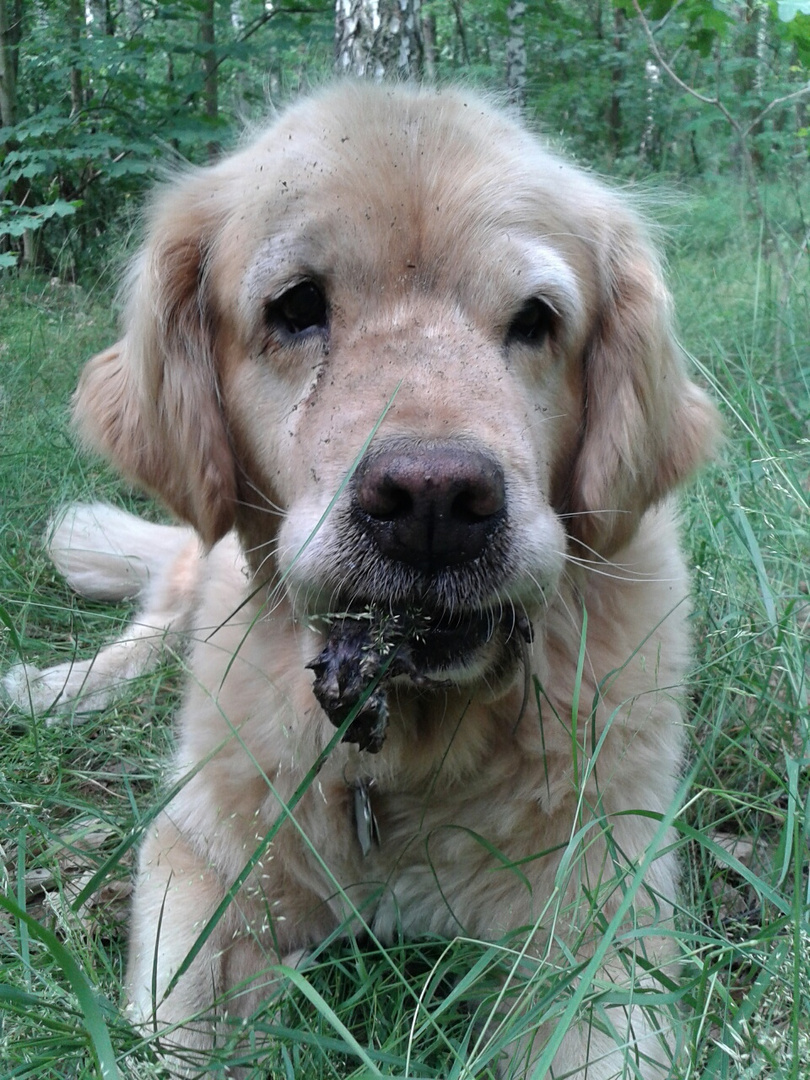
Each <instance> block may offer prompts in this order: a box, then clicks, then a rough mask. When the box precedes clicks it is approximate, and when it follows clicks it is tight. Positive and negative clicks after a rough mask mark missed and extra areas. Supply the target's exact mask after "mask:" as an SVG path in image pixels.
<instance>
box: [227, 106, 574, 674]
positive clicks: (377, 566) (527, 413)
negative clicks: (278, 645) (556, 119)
mask: <svg viewBox="0 0 810 1080" xmlns="http://www.w3.org/2000/svg"><path fill="white" fill-rule="evenodd" d="M460 112H461V110H460V109H459V106H458V104H457V103H456V102H454V103H453V107H452V108H450V107H448V112H447V116H446V117H444V118H443V121H442V124H441V125H440V126H439V127H438V128H437V127H435V126H428V127H427V128H426V124H425V118H424V116H421V115H420V113H419V111H418V110H417V109H414V116H413V119H412V122H411V123H410V124H407V125H405V126H402V127H400V128H398V129H392V130H391V131H390V133H389V135H388V138H387V139H386V141H385V142H384V143H382V144H375V145H373V146H368V145H364V143H363V141H362V140H359V145H357V149H356V150H355V152H354V155H353V157H352V153H353V151H352V148H353V146H354V145H355V144H356V143H358V140H355V139H354V138H353V136H352V134H351V132H352V130H353V127H354V123H355V120H356V118H351V117H348V116H347V117H340V118H335V120H334V122H333V125H332V126H331V127H330V128H326V129H324V128H323V127H321V129H320V130H319V131H318V132H317V153H314V152H313V149H312V147H313V133H312V132H310V131H308V130H307V129H306V121H307V120H308V117H307V116H306V115H304V117H303V118H302V117H298V116H296V115H295V114H293V116H292V117H290V118H289V124H288V127H289V130H288V131H287V130H282V132H281V133H280V135H277V136H276V138H275V139H274V141H273V145H271V146H268V147H267V152H266V155H262V153H261V151H260V152H259V153H258V154H257V153H256V151H255V150H254V152H253V154H252V155H251V158H250V159H249V160H247V161H245V162H243V163H242V166H243V169H244V175H243V177H242V184H243V195H242V197H241V198H240V199H239V209H240V213H239V215H238V217H236V218H235V219H234V220H232V221H230V222H229V223H228V226H227V227H226V229H225V231H224V233H223V234H222V237H221V240H220V242H219V252H218V258H217V260H215V261H214V262H212V264H211V276H212V287H213V290H214V293H215V295H216V294H219V295H220V296H222V301H221V307H222V311H223V312H224V313H229V312H230V313H237V319H235V320H233V321H232V322H231V324H230V325H228V324H227V323H226V325H225V326H224V327H223V328H222V332H223V333H225V334H226V335H228V337H231V338H232V339H235V341H234V346H235V347H234V346H232V347H230V348H228V349H225V350H223V356H224V357H226V358H229V362H227V363H226V364H225V366H224V368H223V370H222V374H221V386H222V397H223V402H224V406H225V409H226V415H227V421H228V426H229V430H230V432H231V438H232V439H233V441H234V444H235V448H236V456H237V458H238V460H239V461H240V462H241V463H242V466H243V470H244V471H243V475H242V477H240V478H239V479H238V483H240V498H241V506H240V508H239V509H238V510H237V522H238V523H239V527H240V529H241V531H242V533H243V536H244V539H245V547H246V548H247V550H248V551H249V552H250V559H251V561H252V564H253V566H254V567H255V568H256V569H257V570H259V571H262V570H263V571H264V572H266V571H267V569H268V568H269V567H271V566H272V568H273V570H274V571H275V570H276V569H278V570H279V571H280V572H281V573H282V574H283V575H284V578H285V582H286V587H287V592H288V594H289V596H290V597H291V599H292V601H293V604H294V606H295V610H296V614H297V616H298V618H299V619H301V620H308V621H309V622H311V623H312V624H313V625H315V626H318V625H319V622H318V617H319V616H320V617H324V616H327V615H329V614H330V613H355V614H358V615H360V614H363V613H372V614H373V613H378V612H379V613H382V614H384V615H386V616H393V617H394V620H395V622H396V630H395V632H396V633H399V634H402V633H404V634H405V636H407V637H408V638H409V644H410V646H411V647H410V650H409V651H410V664H411V665H412V667H413V670H414V673H416V674H419V675H424V676H427V677H431V678H452V679H453V680H454V681H468V680H471V679H477V678H480V677H483V676H486V677H489V678H491V677H492V676H493V674H494V673H495V671H496V669H498V668H503V667H504V666H505V665H506V664H509V665H511V663H512V661H513V660H514V657H515V656H516V655H517V653H518V648H517V647H516V643H517V642H518V640H519V638H520V635H519V634H518V632H517V624H518V622H519V621H521V620H522V619H523V617H524V616H526V615H528V617H529V618H530V619H531V618H533V617H534V615H535V613H536V612H538V611H539V610H540V609H541V607H542V604H543V596H544V594H545V593H546V592H547V591H548V590H553V588H554V586H555V582H556V579H557V576H558V575H559V573H560V572H561V569H562V566H563V562H564V554H565V549H566V543H567V538H566V531H565V529H564V527H563V525H562V523H561V520H560V517H559V515H558V513H557V512H556V510H555V507H554V494H553V492H554V487H555V470H556V472H557V474H559V471H560V468H561V464H563V463H564V462H565V461H566V460H568V459H569V458H570V448H571V446H572V444H573V443H574V442H575V440H576V437H577V431H578V426H579V419H580V416H579V414H580V409H579V396H580V395H579V382H580V379H581V373H580V371H579V370H578V366H577V365H576V364H574V365H572V364H570V363H569V362H568V358H569V356H570V355H571V354H572V353H573V354H574V355H576V354H577V353H578V352H580V351H581V338H582V334H583V329H584V327H585V322H586V319H585V313H584V310H583V309H584V302H585V301H584V296H585V294H586V293H587V291H588V290H589V289H592V288H593V285H592V283H590V282H588V281H587V280H580V275H579V274H578V273H577V271H576V269H575V267H574V265H573V262H572V259H571V256H570V254H569V253H568V252H567V251H566V247H567V248H569V249H570V248H576V247H577V246H581V244H582V241H581V240H580V239H578V238H576V237H571V236H570V235H565V236H564V237H563V238H562V239H561V238H560V235H559V226H558V222H557V220H556V211H555V209H554V207H553V206H552V207H550V208H549V209H548V211H547V212H545V213H543V200H544V192H543V191H542V190H537V185H536V183H534V182H532V183H528V182H527V183H526V185H525V188H524V189H523V190H519V191H518V193H517V195H516V194H513V198H512V201H511V202H510V203H508V204H506V205H505V206H503V207H498V208H497V212H493V206H492V204H491V201H490V198H489V195H490V192H489V190H488V189H489V188H490V186H491V187H497V186H498V185H500V184H502V177H504V176H505V175H506V174H507V173H508V172H509V169H510V167H511V168H514V167H515V164H516V162H515V161H511V162H510V161H508V160H504V159H503V156H502V155H499V154H493V155H492V156H493V160H492V162H491V176H490V177H488V178H484V177H481V175H480V171H481V170H480V152H479V148H478V145H477V141H476V140H475V139H474V138H473V133H472V130H471V129H470V126H469V118H468V117H466V116H463V115H462V116H459V115H458V114H459V113H460ZM431 120H432V121H433V120H435V118H433V117H431ZM460 125H461V127H460ZM473 126H474V125H473ZM460 133H461V134H463V136H464V138H463V139H462V138H459V134H460ZM279 141H280V144H281V146H282V147H283V152H282V154H281V155H280V156H279V154H278V147H279ZM426 141H427V143H428V145H426ZM522 141H523V136H522V135H521V136H520V142H522ZM521 149H522V147H521V146H516V147H511V146H510V147H509V150H510V151H511V152H513V153H514V154H515V158H516V159H518V158H519V156H520V150H521ZM347 150H348V154H349V156H350V159H351V168H349V169H348V170H347V168H346V163H345V162H346V153H347ZM473 161H474V162H475V164H476V169H477V173H478V175H477V176H476V180H475V186H474V187H470V185H469V184H468V179H469V172H470V169H471V168H472V165H473ZM360 177H362V178H363V183H362V188H363V190H364V191H365V192H368V191H372V192H374V193H375V198H374V201H373V202H369V200H368V198H367V197H364V198H363V199H358V197H357V187H358V185H359V183H360ZM415 192H416V193H418V196H419V198H418V200H416V201H415V200H414V193H415ZM257 220H258V221H260V222H262V223H263V225H264V228H263V230H257V229H256V228H255V226H254V225H252V224H251V225H250V226H247V225H245V224H243V221H244V222H251V223H252V222H255V221H257ZM262 233H263V234H262ZM220 253H221V254H220ZM572 343H573V344H574V345H575V347H574V348H573V349H572V347H571V346H572ZM577 345H578V346H579V347H576V346H577ZM254 418H255V420H254ZM556 482H557V487H559V486H560V484H559V475H557V477H556ZM257 492H261V493H263V494H264V495H267V496H269V498H270V499H272V500H273V502H274V503H276V504H277V505H279V506H280V507H281V508H282V509H283V511H284V513H283V516H282V518H281V520H280V522H278V524H279V526H280V527H279V529H278V532H277V533H276V532H275V529H276V524H277V519H276V517H275V516H274V514H273V508H272V506H271V505H269V504H268V505H267V507H266V509H264V508H263V507H262V505H261V502H262V500H261V497H260V496H259V495H258V494H257ZM336 495H337V497H336ZM333 500H334V502H333ZM265 560H267V561H265ZM320 625H321V626H322V627H323V626H327V625H328V623H327V622H326V621H325V620H322V621H321V623H320ZM403 628H404V629H403Z"/></svg>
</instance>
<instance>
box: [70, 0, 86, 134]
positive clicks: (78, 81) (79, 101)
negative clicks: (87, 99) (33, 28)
mask: <svg viewBox="0 0 810 1080" xmlns="http://www.w3.org/2000/svg"><path fill="white" fill-rule="evenodd" d="M68 20H69V25H68V31H69V33H70V41H71V45H72V46H73V60H72V63H71V67H70V115H71V116H75V115H76V113H78V112H80V111H81V108H82V105H83V104H84V96H83V93H82V69H81V68H80V67H79V46H80V44H81V41H82V38H83V37H84V29H85V26H84V4H83V3H82V0H70V6H69V8H68Z"/></svg>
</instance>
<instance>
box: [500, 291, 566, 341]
mask: <svg viewBox="0 0 810 1080" xmlns="http://www.w3.org/2000/svg"><path fill="white" fill-rule="evenodd" d="M558 318H559V316H558V315H557V312H556V311H555V310H554V308H553V307H551V305H550V304H547V303H546V302H545V300H541V299H540V298H539V297H537V296H531V297H529V299H528V300H527V301H526V302H525V303H524V304H523V306H522V307H521V308H520V310H519V311H518V313H517V314H516V315H515V317H514V318H513V319H512V321H511V323H510V324H509V329H508V330H507V331H506V343H507V345H511V344H512V343H513V342H514V343H517V344H523V345H534V346H538V345H542V344H543V342H544V341H545V340H546V338H547V337H548V336H549V335H550V334H553V333H554V330H555V328H556V326H557V322H558Z"/></svg>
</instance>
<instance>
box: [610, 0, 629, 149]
mask: <svg viewBox="0 0 810 1080" xmlns="http://www.w3.org/2000/svg"><path fill="white" fill-rule="evenodd" d="M624 29H625V14H624V12H623V11H622V9H621V8H616V9H615V10H614V12H613V62H612V65H611V72H610V78H611V82H612V84H613V85H612V88H611V94H610V105H609V106H608V130H609V131H610V145H611V148H612V150H613V154H614V156H616V155H617V154H618V153H619V151H620V150H621V145H622V101H621V95H620V91H621V84H622V80H623V79H624V57H623V55H622V54H623V51H624Z"/></svg>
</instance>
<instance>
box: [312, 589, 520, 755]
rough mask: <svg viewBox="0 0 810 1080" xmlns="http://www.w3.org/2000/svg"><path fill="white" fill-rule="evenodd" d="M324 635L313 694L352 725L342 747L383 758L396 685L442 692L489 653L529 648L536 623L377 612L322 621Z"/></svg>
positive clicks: (336, 720) (484, 615)
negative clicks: (391, 692)
mask: <svg viewBox="0 0 810 1080" xmlns="http://www.w3.org/2000/svg"><path fill="white" fill-rule="evenodd" d="M314 621H316V622H317V623H320V624H321V625H322V627H323V629H324V632H325V634H326V641H325V644H324V647H323V649H322V650H321V652H320V653H319V654H318V656H316V657H315V658H314V659H313V660H312V661H311V662H310V663H309V664H308V665H307V667H309V668H311V669H312V670H313V671H314V672H315V682H314V683H313V688H312V689H313V693H314V695H315V697H316V698H317V700H318V702H319V704H320V705H321V707H322V709H323V710H324V712H325V713H326V715H327V716H328V717H329V719H330V720H331V721H332V723H333V724H334V725H335V727H341V726H342V725H343V724H344V723H345V722H346V721H347V720H349V719H350V717H351V720H350V723H349V725H348V727H347V729H346V731H345V732H344V734H343V739H342V741H343V742H350V743H357V744H358V746H359V748H360V749H361V750H368V751H369V752H370V753H377V752H378V751H379V750H380V749H381V748H382V745H383V742H384V740H385V734H386V728H387V724H388V685H389V684H390V683H391V682H392V681H393V680H394V679H405V680H409V681H410V682H411V683H412V684H413V685H414V686H416V687H420V688H425V689H428V688H430V687H433V688H440V687H442V686H445V687H446V686H449V685H452V684H453V683H456V682H460V681H463V674H464V672H465V671H468V670H470V669H472V668H473V667H474V666H475V664H476V662H477V661H478V660H479V658H480V657H481V656H482V655H484V654H486V653H487V652H491V653H494V654H495V655H499V656H500V655H503V654H506V653H510V652H511V653H514V654H517V652H519V649H516V648H515V645H516V644H517V643H518V642H520V641H523V642H528V641H531V636H532V630H531V624H530V623H529V621H528V619H527V618H526V617H525V616H517V615H515V614H514V613H513V612H512V611H511V610H510V611H509V612H508V614H507V613H506V612H504V613H502V614H496V613H495V612H493V611H491V610H474V611H468V612H460V613H453V614H449V613H446V612H426V611H419V610H414V611H409V612H405V611H402V612H387V613H384V612H380V611H378V610H375V609H374V608H372V607H368V608H365V609H362V610H355V611H352V612H343V613H340V614H330V615H325V616H320V617H318V618H317V619H316V620H314Z"/></svg>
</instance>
